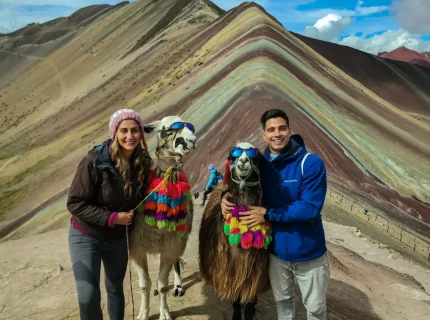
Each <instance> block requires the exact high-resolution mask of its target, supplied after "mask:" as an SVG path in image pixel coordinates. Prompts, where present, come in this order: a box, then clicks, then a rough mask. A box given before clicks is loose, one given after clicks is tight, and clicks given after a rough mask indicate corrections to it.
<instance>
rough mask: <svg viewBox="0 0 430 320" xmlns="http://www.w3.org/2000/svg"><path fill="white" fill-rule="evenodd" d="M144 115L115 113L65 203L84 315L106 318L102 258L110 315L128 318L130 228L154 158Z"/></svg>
mask: <svg viewBox="0 0 430 320" xmlns="http://www.w3.org/2000/svg"><path fill="white" fill-rule="evenodd" d="M143 134H144V130H143V123H142V119H141V118H140V116H139V114H138V113H137V112H135V111H133V110H130V109H122V110H119V111H117V112H115V113H114V114H113V115H112V117H111V119H110V122H109V135H110V139H108V140H106V141H105V142H103V143H102V144H101V145H100V146H98V147H95V148H94V149H93V150H92V151H90V152H89V153H88V155H87V156H86V157H85V158H84V159H83V160H82V161H81V163H80V164H79V166H78V169H77V172H76V175H75V178H74V180H73V182H72V185H71V187H70V191H69V197H68V201H67V207H68V209H69V211H70V213H71V214H72V218H71V228H70V231H69V249H70V257H71V260H72V265H73V272H74V276H75V281H76V288H77V291H78V301H79V309H80V316H81V319H91V320H102V319H103V314H102V310H101V307H100V299H101V296H100V267H101V263H102V262H103V265H104V269H105V274H106V290H107V292H108V304H109V316H110V318H111V319H123V318H124V304H125V302H124V292H123V280H124V276H125V271H126V268H127V261H128V260H127V259H128V256H127V241H126V240H127V238H126V232H127V227H126V226H130V227H129V229H130V230H131V227H132V224H133V222H134V212H133V211H132V210H133V209H134V208H135V207H136V206H137V205H138V204H139V203H140V202H141V201H142V200H143V198H144V196H145V193H146V190H147V187H148V185H149V182H150V181H149V172H150V169H151V166H152V160H151V158H150V156H149V154H148V149H147V145H146V142H145V139H144V136H143Z"/></svg>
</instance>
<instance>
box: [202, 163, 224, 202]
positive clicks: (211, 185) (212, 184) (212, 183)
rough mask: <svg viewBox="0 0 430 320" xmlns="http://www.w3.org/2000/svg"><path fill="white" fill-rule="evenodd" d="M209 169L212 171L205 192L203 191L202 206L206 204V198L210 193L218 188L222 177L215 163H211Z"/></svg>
mask: <svg viewBox="0 0 430 320" xmlns="http://www.w3.org/2000/svg"><path fill="white" fill-rule="evenodd" d="M208 170H209V171H210V172H211V174H210V176H209V180H208V183H207V185H206V189H205V192H204V193H203V202H202V206H204V205H205V202H206V200H207V199H208V195H209V194H210V193H211V192H212V191H213V190H214V189H215V188H216V186H217V184H218V182H219V180H220V179H221V178H222V175H221V173H219V172H218V171H217V170H216V169H215V166H214V165H213V164H211V165H209V167H208Z"/></svg>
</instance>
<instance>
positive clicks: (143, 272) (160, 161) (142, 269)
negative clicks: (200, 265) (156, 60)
mask: <svg viewBox="0 0 430 320" xmlns="http://www.w3.org/2000/svg"><path fill="white" fill-rule="evenodd" d="M151 131H155V132H157V141H158V143H157V148H156V155H157V160H156V170H155V172H156V177H157V178H158V177H163V175H164V173H165V172H166V171H167V170H168V168H170V167H172V166H175V165H176V166H179V167H180V166H181V159H182V157H183V156H185V155H187V154H188V153H189V152H190V150H191V149H194V148H195V147H196V140H197V137H196V136H195V135H194V127H193V126H192V125H191V124H189V123H186V122H184V121H183V120H182V119H181V118H179V117H177V116H169V117H165V118H163V119H162V120H161V121H156V122H153V123H151V124H149V125H146V126H145V132H147V133H149V132H151ZM135 217H136V218H135V227H134V230H133V232H132V234H131V238H130V258H131V260H132V263H133V266H134V268H135V270H136V271H137V274H138V276H139V287H140V290H141V306H140V312H139V315H138V317H137V319H139V320H147V319H148V315H149V298H150V294H151V279H150V277H149V273H148V261H147V255H148V254H158V253H159V254H160V269H159V275H158V284H157V288H156V290H157V291H158V292H159V294H160V318H159V319H160V320H170V319H171V316H170V313H169V307H168V305H167V295H166V294H167V292H168V289H167V288H168V277H169V273H170V270H171V269H172V266H173V265H174V264H175V282H174V292H173V294H174V295H175V296H177V295H183V289H182V280H181V277H180V272H179V263H178V261H179V258H180V257H181V256H182V254H183V253H184V250H185V247H186V244H187V240H188V235H189V233H190V231H191V227H192V220H193V204H192V201H191V199H190V200H189V202H188V205H187V210H186V218H185V219H186V222H185V223H186V231H185V232H184V233H183V235H182V237H180V236H178V233H177V232H175V231H169V230H168V228H161V229H159V228H158V227H156V226H151V225H149V224H148V223H147V222H146V221H145V214H144V213H143V212H136V214H135Z"/></svg>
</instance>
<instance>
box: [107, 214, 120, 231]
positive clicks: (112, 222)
mask: <svg viewBox="0 0 430 320" xmlns="http://www.w3.org/2000/svg"><path fill="white" fill-rule="evenodd" d="M117 218H118V212H112V213H111V214H110V216H109V222H108V224H109V227H110V228H114V227H115V222H116V219H117Z"/></svg>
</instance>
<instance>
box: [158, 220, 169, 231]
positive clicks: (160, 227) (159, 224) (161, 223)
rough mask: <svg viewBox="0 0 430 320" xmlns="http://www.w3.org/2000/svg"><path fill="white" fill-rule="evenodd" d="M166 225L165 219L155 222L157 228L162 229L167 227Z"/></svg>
mask: <svg viewBox="0 0 430 320" xmlns="http://www.w3.org/2000/svg"><path fill="white" fill-rule="evenodd" d="M167 227H168V224H167V222H166V221H158V222H157V228H158V229H164V228H167Z"/></svg>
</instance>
